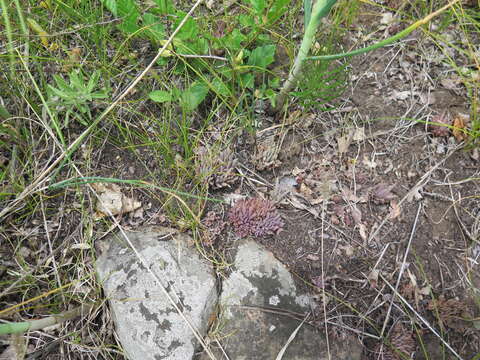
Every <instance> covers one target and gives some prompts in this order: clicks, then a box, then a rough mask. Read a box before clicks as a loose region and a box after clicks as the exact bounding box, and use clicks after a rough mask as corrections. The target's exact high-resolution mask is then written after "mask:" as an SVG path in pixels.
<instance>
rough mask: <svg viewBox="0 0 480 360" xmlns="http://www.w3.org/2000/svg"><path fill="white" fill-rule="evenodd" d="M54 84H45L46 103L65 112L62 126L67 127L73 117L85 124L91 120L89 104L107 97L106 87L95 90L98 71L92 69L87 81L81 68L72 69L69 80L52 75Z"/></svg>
mask: <svg viewBox="0 0 480 360" xmlns="http://www.w3.org/2000/svg"><path fill="white" fill-rule="evenodd" d="M53 78H54V80H55V85H56V87H55V86H52V85H50V84H49V85H47V94H48V104H49V105H51V106H54V107H56V110H57V111H59V112H65V119H64V121H63V123H62V126H63V127H67V126H68V123H69V121H70V119H71V118H72V117H73V118H75V119H76V120H78V121H79V122H80V123H81V124H82V125H85V126H87V125H88V123H89V121H91V120H92V113H91V105H92V103H93V102H94V101H95V100H99V99H105V98H107V97H108V93H109V91H108V90H107V89H102V90H95V89H96V88H97V87H98V82H99V80H100V71H98V70H97V71H94V72H93V74H92V76H91V77H90V79H89V80H88V81H85V80H84V75H83V73H82V71H81V70H72V72H70V74H69V82H67V81H65V80H64V79H63V78H62V77H61V76H59V75H53Z"/></svg>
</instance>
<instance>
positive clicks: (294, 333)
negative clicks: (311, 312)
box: [275, 315, 308, 360]
mask: <svg viewBox="0 0 480 360" xmlns="http://www.w3.org/2000/svg"><path fill="white" fill-rule="evenodd" d="M307 318H308V315H307V316H306V317H305V319H303V321H302V322H301V323H300V325H298V326H297V328H296V329H295V330H294V331H293V332H292V334H291V335H290V337H289V338H288V340H287V342H286V343H285V345H283V348H282V349H281V350H280V352H279V353H278V355H277V357H276V358H275V360H282V359H283V355H284V354H285V351H287V348H288V346H289V345H290V344H291V342H292V341H293V340H294V339H295V337H296V336H297V333H298V331H299V330H300V329H301V327H302V326H303V324H304V323H305V321H306V320H307Z"/></svg>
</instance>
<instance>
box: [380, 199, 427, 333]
mask: <svg viewBox="0 0 480 360" xmlns="http://www.w3.org/2000/svg"><path fill="white" fill-rule="evenodd" d="M422 204H423V203H419V204H418V208H417V215H416V216H415V221H414V222H413V226H412V231H411V232H410V238H409V239H408V244H407V248H406V249H405V254H404V255H403V261H402V265H401V266H400V271H399V272H398V277H397V283H396V284H395V294H397V293H398V287H399V286H400V281H401V280H402V275H403V271H404V270H405V267H406V262H407V257H408V254H409V253H410V245H411V244H412V240H413V236H414V235H415V230H416V229H417V222H418V217H419V215H420V210H421V209H422ZM394 300H395V295H394V296H392V299H391V300H390V306H389V307H388V311H387V316H386V317H385V321H384V322H383V327H382V331H381V332H380V336H381V337H383V334H384V332H385V329H386V327H387V323H388V320H390V313H391V311H392V306H393V302H394Z"/></svg>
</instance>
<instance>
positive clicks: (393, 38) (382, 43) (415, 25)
mask: <svg viewBox="0 0 480 360" xmlns="http://www.w3.org/2000/svg"><path fill="white" fill-rule="evenodd" d="M458 1H460V0H454V1H453V2H451V3H449V4H447V5H445V6H444V7H442V8H440V9H438V10H437V11H435V12H433V13H431V14H429V15H427V16H425V17H424V18H423V19H421V20H418V21H417V22H415V23H413V24H412V25H410V26H409V27H407V28H406V29H404V30H402V31H400V32H399V33H397V34H395V35H393V36H391V37H389V38H388V39H385V40H382V41H380V42H378V43H376V44H373V45H370V46H367V47H365V48H362V49H357V50H353V51H350V52H346V53H341V54H334V55H321V56H310V57H306V58H304V60H335V59H341V58H345V57H349V56H354V55H360V54H363V53H366V52H369V51H372V50H375V49H378V48H381V47H383V46H386V45H390V44H392V43H394V42H395V41H397V40H400V39H402V38H404V37H405V36H407V35H409V34H410V33H411V32H412V31H414V30H416V29H417V28H419V27H420V26H422V25H425V24H427V23H428V22H429V21H430V20H432V19H433V18H434V17H435V16H438V15H440V14H441V13H442V12H444V11H445V10H447V9H448V8H449V7H451V6H452V5H454V4H455V3H457V2H458Z"/></svg>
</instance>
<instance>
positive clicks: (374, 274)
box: [367, 269, 380, 289]
mask: <svg viewBox="0 0 480 360" xmlns="http://www.w3.org/2000/svg"><path fill="white" fill-rule="evenodd" d="M379 274H380V272H379V271H378V270H376V269H374V270H372V271H370V274H368V276H367V280H368V282H369V283H370V286H371V287H372V289H374V288H376V287H377V284H378V275H379Z"/></svg>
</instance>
